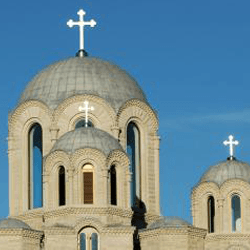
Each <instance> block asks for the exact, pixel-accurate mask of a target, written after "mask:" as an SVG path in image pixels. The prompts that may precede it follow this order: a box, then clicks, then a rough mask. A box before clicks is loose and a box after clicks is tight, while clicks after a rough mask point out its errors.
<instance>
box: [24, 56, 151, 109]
mask: <svg viewBox="0 0 250 250" xmlns="http://www.w3.org/2000/svg"><path fill="white" fill-rule="evenodd" d="M83 94H88V95H94V96H98V97H101V98H103V99H105V100H106V101H107V102H108V103H109V104H110V105H111V106H112V107H113V108H114V109H115V110H118V109H119V108H120V107H121V106H122V105H123V104H124V103H125V102H126V101H128V100H130V99H139V100H141V101H144V102H147V100H146V97H145V94H144V93H143V91H142V89H141V88H140V86H139V85H138V83H137V82H136V81H135V79H134V78H132V77H131V76H130V75H129V74H128V73H127V72H125V71H124V70H122V69H121V68H119V67H118V66H116V65H115V64H112V63H110V62H107V61H104V60H101V59H98V58H93V57H88V56H84V57H73V58H69V59H66V60H62V61H59V62H56V63H54V64H52V65H50V66H48V67H47V68H45V69H44V70H42V71H41V72H40V73H38V74H37V75H36V76H35V77H34V79H33V80H32V81H31V82H29V83H28V85H27V87H26V89H25V90H24V92H23V94H22V96H21V98H20V101H19V103H20V104H21V103H23V102H25V101H28V100H39V101H41V102H43V103H45V104H46V105H47V106H48V107H49V108H50V109H55V108H56V107H57V106H58V105H59V104H60V103H62V102H63V101H64V100H65V99H67V98H69V97H72V96H75V95H83Z"/></svg>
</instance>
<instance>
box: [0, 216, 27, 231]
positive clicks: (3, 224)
mask: <svg viewBox="0 0 250 250" xmlns="http://www.w3.org/2000/svg"><path fill="white" fill-rule="evenodd" d="M0 228H1V229H2V228H3V229H10V228H23V229H31V228H30V226H29V225H27V224H26V223H25V222H23V221H21V220H18V219H14V218H8V219H2V220H0Z"/></svg>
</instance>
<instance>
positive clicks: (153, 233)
mask: <svg viewBox="0 0 250 250" xmlns="http://www.w3.org/2000/svg"><path fill="white" fill-rule="evenodd" d="M206 234H207V230H205V229H201V228H196V227H192V226H187V227H185V228H176V227H173V228H156V229H145V230H143V231H141V232H139V238H140V239H148V238H152V237H153V238H154V237H160V236H161V237H173V238H176V237H179V236H186V237H194V238H203V239H205V236H206Z"/></svg>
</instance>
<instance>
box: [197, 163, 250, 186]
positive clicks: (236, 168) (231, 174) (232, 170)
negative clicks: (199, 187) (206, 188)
mask: <svg viewBox="0 0 250 250" xmlns="http://www.w3.org/2000/svg"><path fill="white" fill-rule="evenodd" d="M229 179H242V180H244V181H247V182H249V183H250V166H249V165H248V164H247V163H244V162H241V161H238V160H236V159H234V160H227V161H223V162H220V163H219V164H217V165H215V166H211V167H210V168H209V169H208V170H207V171H206V172H205V173H204V175H203V176H202V177H201V179H200V182H214V183H216V184H218V185H219V186H220V185H221V184H223V182H225V181H226V180H229Z"/></svg>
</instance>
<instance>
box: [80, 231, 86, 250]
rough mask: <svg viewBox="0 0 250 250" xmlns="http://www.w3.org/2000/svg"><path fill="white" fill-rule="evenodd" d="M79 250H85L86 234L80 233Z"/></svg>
mask: <svg viewBox="0 0 250 250" xmlns="http://www.w3.org/2000/svg"><path fill="white" fill-rule="evenodd" d="M80 250H87V249H86V234H85V233H80Z"/></svg>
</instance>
